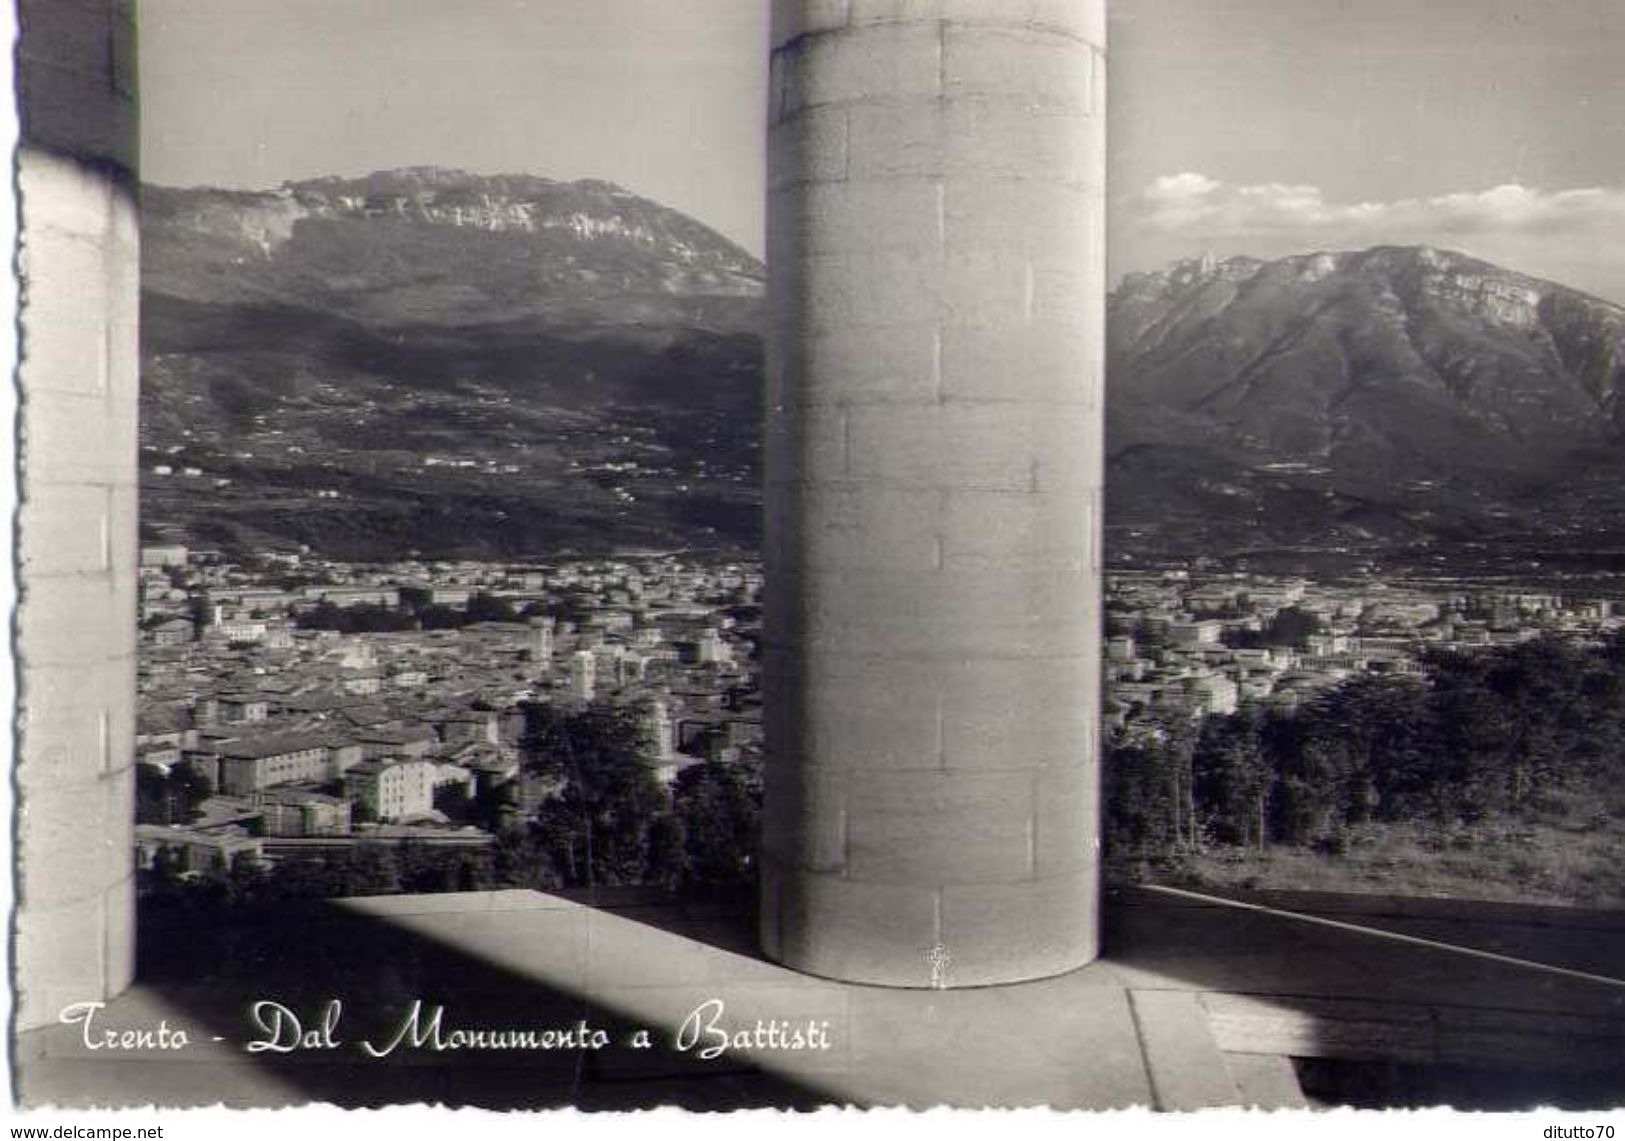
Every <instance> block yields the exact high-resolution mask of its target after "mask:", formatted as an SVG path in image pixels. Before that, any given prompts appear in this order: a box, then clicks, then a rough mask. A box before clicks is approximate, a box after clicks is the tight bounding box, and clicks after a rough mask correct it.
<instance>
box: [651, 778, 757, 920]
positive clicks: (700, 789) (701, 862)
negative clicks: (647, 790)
mask: <svg viewBox="0 0 1625 1141" xmlns="http://www.w3.org/2000/svg"><path fill="white" fill-rule="evenodd" d="M672 818H673V820H674V821H675V823H676V825H677V827H678V831H679V835H680V837H681V844H680V855H681V860H682V863H681V874H680V877H679V882H680V884H681V886H682V887H683V888H685V889H695V888H707V889H712V888H719V889H735V888H744V887H749V886H750V885H751V884H753V883H754V882H755V869H756V848H757V843H758V840H759V837H760V833H761V820H762V790H761V787H760V785H759V784H758V783H757V782H755V781H754V780H752V779H751V777H750V775H749V774H748V773H746V772H744V771H742V770H740V769H738V768H736V767H735V766H733V765H725V764H718V763H716V762H707V763H705V764H703V765H694V766H691V767H690V768H687V769H685V770H683V772H682V773H681V774H679V776H678V778H677V784H676V787H675V788H674V789H673V790H672Z"/></svg>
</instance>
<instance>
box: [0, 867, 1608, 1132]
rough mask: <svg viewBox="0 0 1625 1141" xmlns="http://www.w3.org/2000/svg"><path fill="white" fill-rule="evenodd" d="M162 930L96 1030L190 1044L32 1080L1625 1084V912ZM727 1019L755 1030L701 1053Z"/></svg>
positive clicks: (288, 922) (488, 907)
mask: <svg viewBox="0 0 1625 1141" xmlns="http://www.w3.org/2000/svg"><path fill="white" fill-rule="evenodd" d="M1289 907H1290V908H1292V909H1294V910H1290V911H1289V910H1288V908H1289ZM142 947H143V975H144V978H145V980H146V981H143V982H142V983H141V984H139V985H138V986H136V987H135V988H133V989H132V990H131V991H129V992H127V993H126V994H125V995H123V996H122V997H120V998H119V999H117V1000H116V1001H114V1002H113V1003H112V1004H111V1005H110V1006H109V1007H108V1008H107V1009H106V1010H104V1011H100V1012H98V1013H97V1014H96V1022H95V1026H94V1029H95V1031H96V1032H97V1033H98V1034H100V1033H102V1032H103V1031H105V1030H108V1029H119V1030H122V1029H130V1028H141V1027H147V1028H156V1027H158V1025H159V1023H160V1021H167V1024H168V1026H169V1028H170V1029H171V1031H172V1032H173V1031H174V1030H177V1029H185V1030H186V1031H187V1033H188V1035H189V1038H190V1042H189V1043H188V1045H187V1046H186V1048H185V1049H183V1050H175V1051H160V1050H141V1051H126V1052H122V1053H121V1052H118V1051H112V1050H108V1049H102V1050H96V1051H91V1050H88V1049H86V1047H85V1044H84V1042H83V1040H82V1029H83V1028H82V1027H81V1026H79V1025H62V1026H56V1027H52V1028H49V1029H46V1030H42V1031H35V1032H31V1033H29V1034H26V1035H23V1036H22V1039H21V1041H20V1042H19V1047H18V1050H17V1053H16V1060H17V1066H18V1072H19V1085H18V1089H19V1094H20V1097H21V1099H22V1100H23V1101H24V1103H25V1104H35V1105H37V1104H44V1103H55V1104H61V1105H79V1106H83V1105H89V1104H100V1105H121V1104H141V1103H151V1102H154V1101H156V1102H157V1103H159V1104H169V1105H187V1104H212V1103H215V1102H218V1101H222V1100H223V1101H225V1103H226V1104H228V1105H233V1106H277V1105H293V1104H302V1103H307V1102H312V1101H330V1102H336V1103H339V1104H344V1105H384V1104H392V1103H398V1102H404V1103H413V1102H419V1101H425V1100H427V1101H440V1102H445V1103H447V1104H452V1105H479V1106H487V1107H493V1108H510V1107H538V1108H540V1107H548V1106H566V1105H574V1106H579V1107H582V1108H595V1109H614V1108H638V1107H647V1106H656V1105H663V1104H676V1105H683V1106H688V1107H690V1108H705V1109H726V1108H745V1107H752V1106H784V1107H812V1106H816V1105H821V1104H829V1103H855V1104H860V1105H910V1106H916V1107H923V1106H931V1105H938V1104H950V1105H958V1106H983V1105H997V1106H1031V1105H1049V1106H1054V1107H1057V1108H1077V1109H1104V1108H1110V1107H1118V1106H1128V1105H1154V1106H1157V1107H1160V1108H1164V1109H1192V1108H1200V1107H1204V1106H1214V1105H1225V1104H1259V1105H1264V1106H1276V1107H1278V1106H1301V1105H1304V1104H1307V1102H1306V1099H1305V1096H1304V1093H1303V1092H1302V1089H1301V1087H1300V1081H1299V1076H1298V1075H1299V1074H1301V1073H1304V1072H1307V1071H1305V1070H1304V1063H1303V1060H1304V1059H1321V1060H1331V1061H1332V1062H1334V1063H1335V1062H1352V1063H1360V1062H1365V1063H1376V1064H1378V1065H1382V1066H1390V1067H1391V1066H1395V1065H1401V1066H1403V1065H1413V1066H1414V1065H1423V1066H1431V1067H1440V1066H1443V1067H1456V1068H1457V1069H1458V1070H1463V1068H1464V1070H1463V1072H1468V1073H1471V1074H1479V1075H1487V1077H1485V1078H1484V1080H1483V1081H1481V1082H1480V1085H1481V1086H1484V1087H1485V1088H1488V1089H1489V1090H1490V1091H1491V1096H1514V1094H1512V1093H1509V1092H1508V1091H1514V1090H1524V1091H1533V1092H1531V1093H1529V1094H1528V1096H1530V1097H1532V1098H1534V1099H1535V1100H1538V1101H1546V1102H1556V1103H1559V1104H1563V1103H1564V1102H1565V1100H1566V1101H1567V1102H1569V1103H1575V1102H1578V1103H1580V1104H1582V1105H1584V1106H1586V1107H1591V1108H1595V1107H1597V1106H1599V1105H1604V1104H1606V1105H1618V1104H1625V1049H1622V1047H1625V985H1622V984H1621V983H1619V982H1617V981H1614V979H1613V978H1612V977H1610V976H1613V975H1617V974H1618V973H1619V972H1618V970H1617V967H1618V965H1619V964H1620V963H1621V962H1625V917H1622V916H1620V915H1617V914H1616V915H1608V914H1596V913H1582V912H1572V911H1562V910H1558V909H1544V908H1530V907H1512V906H1502V905H1494V906H1480V905H1451V904H1441V903H1434V902H1430V901H1415V900H1394V899H1381V898H1377V897H1360V898H1355V897H1347V896H1340V897H1327V896H1308V895H1303V896H1291V897H1274V898H1271V899H1266V900H1254V901H1252V902H1251V903H1249V904H1247V905H1244V906H1236V905H1233V904H1230V903H1226V902H1223V901H1217V900H1214V899H1211V898H1198V897H1193V896H1189V895H1184V894H1181V893H1177V892H1171V891H1167V890H1159V889H1132V890H1126V891H1122V892H1118V893H1115V894H1113V895H1112V897H1111V899H1110V902H1109V904H1108V908H1107V913H1106V921H1105V948H1106V955H1105V957H1104V958H1103V959H1102V960H1101V961H1099V962H1096V963H1094V964H1092V965H1090V966H1088V967H1085V968H1083V969H1082V970H1079V971H1075V972H1072V973H1070V974H1067V975H1063V976H1060V977H1057V978H1051V979H1044V980H1039V981H1034V982H1028V983H1022V984H1018V985H1013V986H1001V987H987V988H967V989H949V990H895V989H888V988H878V987H865V986H854V985H848V984H844V983H838V982H832V981H829V980H823V979H817V978H812V977H809V976H806V975H802V974H797V973H795V972H792V971H789V970H786V969H784V968H782V967H779V966H777V965H775V964H772V963H769V962H766V961H764V960H763V959H762V958H761V957H760V956H759V955H758V954H757V952H756V951H755V944H754V939H753V936H752V932H751V929H750V922H749V919H748V917H747V916H745V915H743V914H741V913H740V912H738V911H730V910H728V909H726V908H711V909H698V908H695V907H682V906H679V905H676V904H673V903H671V902H669V901H668V900H667V899H666V898H664V897H658V896H651V895H649V894H648V893H640V892H633V893H630V894H627V895H619V896H617V897H616V898H615V899H613V900H609V899H608V898H607V895H606V896H605V897H604V898H603V899H601V900H600V903H599V905H598V906H593V905H590V904H589V903H587V902H584V901H582V900H580V899H575V898H566V897H564V896H561V895H554V894H546V893H540V892H532V891H499V892H477V893H461V894H449V895H427V896H391V897H377V898H370V899H353V900H346V901H341V902H338V903H335V904H331V905H325V906H323V907H321V908H319V909H317V910H315V911H312V912H311V913H309V914H299V915H289V916H281V917H278V919H277V921H276V922H275V923H274V924H272V923H267V924H266V925H265V926H264V927H263V928H261V929H258V930H249V931H239V932H238V933H236V934H234V935H226V934H223V933H221V932H218V931H204V930H198V929H185V928H171V929H169V930H153V929H150V928H149V929H146V930H143V932H142ZM945 952H946V954H945V956H944V959H945V961H944V969H945V972H946V976H947V978H948V980H949V981H951V978H952V970H953V968H952V949H951V948H947V949H945ZM335 1000H336V1001H338V1002H340V1003H341V1004H342V1007H341V1009H340V1008H333V1007H331V1006H330V1005H329V1004H330V1003H331V1002H333V1001H335ZM268 1003H276V1004H279V1006H280V1007H281V1011H280V1016H281V1019H282V1022H281V1030H282V1031H283V1032H284V1033H285V1032H287V1031H288V1030H290V1029H291V1028H292V1024H293V1023H292V1020H293V1018H294V1017H297V1018H298V1019H299V1021H300V1023H301V1029H302V1030H303V1031H305V1032H306V1033H310V1032H312V1031H320V1030H321V1029H322V1027H323V1025H324V1018H327V1017H333V1018H336V1019H337V1022H336V1024H335V1025H334V1026H333V1028H332V1032H331V1037H332V1039H333V1040H334V1041H336V1042H338V1043H339V1045H338V1047H337V1048H335V1049H303V1050H294V1051H289V1052H286V1053H283V1052H278V1051H273V1050H262V1051H259V1052H255V1053H249V1052H248V1049H247V1047H248V1045H249V1044H250V1043H251V1042H254V1041H256V1040H264V1041H270V1040H273V1039H276V1029H277V1028H276V1026H275V1023H276V1020H277V1017H278V1015H279V1011H278V1008H277V1007H273V1006H269V1005H261V1006H259V1007H258V1018H259V1021H258V1022H256V1020H255V1012H256V1004H268ZM334 1009H338V1013H337V1014H336V1015H329V1014H327V1012H328V1011H330V1010H334ZM414 1010H416V1012H417V1013H416V1019H415V1021H414V1013H413V1012H414ZM437 1010H442V1011H443V1013H442V1014H441V1016H440V1034H441V1039H442V1042H443V1044H449V1043H453V1042H456V1041H459V1039H457V1037H456V1035H455V1034H454V1032H455V1031H458V1030H463V1031H478V1030H484V1031H505V1030H507V1031H511V1030H535V1031H546V1030H553V1031H555V1032H556V1033H558V1034H565V1033H566V1032H568V1031H569V1030H571V1028H578V1031H579V1025H580V1024H581V1023H583V1022H584V1023H585V1024H586V1027H587V1029H588V1031H590V1030H591V1029H602V1030H604V1031H605V1032H606V1033H607V1035H608V1041H607V1043H606V1044H605V1045H604V1046H603V1047H602V1048H601V1049H596V1050H585V1051H584V1050H580V1049H576V1048H574V1046H573V1045H571V1044H570V1042H569V1040H568V1039H566V1044H565V1045H564V1046H563V1047H562V1048H554V1049H503V1050H496V1049H479V1048H463V1049H458V1048H455V1047H454V1046H451V1045H448V1046H447V1048H446V1049H442V1050H439V1051H436V1050H434V1049H432V1048H431V1047H432V1044H433V1039H434V1033H433V1022H434V1017H435V1011H437ZM685 1023H687V1024H688V1026H689V1038H685V1037H684V1033H683V1030H684V1026H685ZM414 1026H415V1027H416V1028H417V1029H418V1030H420V1031H421V1032H422V1034H423V1036H424V1037H425V1039H426V1042H425V1044H424V1045H423V1046H421V1047H415V1046H413V1044H412V1042H413V1039H412V1031H413V1027H414ZM774 1027H777V1031H775V1030H774V1029H773V1028H774ZM639 1029H647V1030H648V1031H649V1032H650V1035H649V1038H650V1042H649V1048H647V1049H640V1048H636V1047H634V1046H633V1045H632V1042H633V1034H634V1033H635V1032H636V1031H637V1030H639ZM724 1029H726V1030H727V1031H728V1032H732V1033H740V1032H742V1033H745V1034H746V1035H747V1036H749V1037H750V1041H749V1043H748V1044H747V1043H746V1042H744V1041H743V1040H730V1042H729V1043H728V1049H727V1050H725V1051H723V1052H722V1053H720V1054H719V1055H717V1056H715V1057H703V1056H701V1053H702V1051H703V1049H704V1048H705V1047H706V1046H708V1045H715V1044H720V1039H718V1038H717V1032H718V1031H720V1030H724ZM798 1032H799V1033H800V1034H801V1038H800V1039H799V1041H801V1043H802V1045H803V1047H804V1048H801V1049H796V1048H794V1045H795V1043H796V1041H798V1039H796V1037H795V1035H796V1034H797V1033H798ZM403 1034H404V1035H405V1037H404V1038H403V1039H402V1041H401V1043H400V1044H399V1045H397V1046H396V1047H395V1048H394V1049H386V1047H388V1046H389V1045H390V1044H391V1043H392V1042H394V1041H395V1040H396V1039H397V1038H400V1037H401V1036H402V1035H403ZM321 1037H322V1036H321V1035H320V1034H319V1033H318V1034H317V1035H316V1036H315V1038H314V1039H313V1041H320V1040H321ZM689 1039H693V1040H692V1041H690V1040H689ZM277 1040H278V1041H282V1040H284V1039H277ZM539 1040H540V1039H538V1041H539ZM363 1041H365V1042H369V1043H371V1044H372V1045H373V1046H374V1047H375V1048H377V1049H378V1050H379V1051H380V1052H382V1053H383V1054H384V1056H382V1057H372V1056H369V1055H368V1054H367V1053H366V1052H365V1051H364V1050H363V1049H362V1048H361V1043H362V1042H363ZM826 1041H827V1043H828V1046H827V1048H822V1047H823V1043H825V1042H826ZM685 1043H686V1044H688V1045H689V1046H690V1048H689V1049H681V1048H679V1047H681V1046H683V1045H684V1044H685ZM464 1044H465V1045H466V1042H465V1043H464ZM1292 1058H1297V1059H1300V1062H1299V1063H1298V1064H1297V1065H1296V1066H1295V1065H1294V1063H1293V1062H1292V1061H1291V1060H1290V1059H1292Z"/></svg>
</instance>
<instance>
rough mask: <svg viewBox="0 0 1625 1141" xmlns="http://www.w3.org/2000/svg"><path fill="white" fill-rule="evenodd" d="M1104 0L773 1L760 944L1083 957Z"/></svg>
mask: <svg viewBox="0 0 1625 1141" xmlns="http://www.w3.org/2000/svg"><path fill="white" fill-rule="evenodd" d="M1103 8H1104V0H780V2H778V3H775V5H774V26H773V48H774V50H773V66H772V80H771V84H772V94H771V99H772V107H771V110H770V115H769V193H770V200H769V210H768V269H769V292H770V298H771V307H772V314H773V328H772V334H771V341H770V351H769V370H770V379H769V390H768V408H767V442H766V508H767V528H766V531H767V549H766V561H767V570H768V599H767V618H766V637H765V660H764V686H765V699H766V715H767V747H768V769H767V778H766V782H767V787H766V809H765V820H764V828H763V833H764V836H763V847H764V859H763V894H762V903H763V910H762V932H761V933H762V941H763V946H764V949H765V950H766V952H767V954H768V955H769V956H770V957H772V958H774V959H777V960H779V961H781V962H783V963H785V964H787V965H789V966H792V967H795V968H798V969H801V970H805V971H808V972H811V973H814V974H819V975H826V976H831V977H835V978H841V979H847V980H852V981H857V982H868V983H879V984H888V985H896V986H920V987H924V986H973V985H982V984H989V983H1000V982H1011V981H1016V980H1020V979H1027V978H1035V977H1041V976H1045V975H1049V974H1054V973H1058V972H1061V971H1065V970H1069V969H1071V968H1074V967H1077V966H1080V965H1082V964H1084V963H1086V962H1088V961H1089V960H1090V959H1092V958H1093V957H1094V956H1095V953H1096V948H1097V936H1096V917H1097V906H1098V902H1097V901H1098V885H1097V879H1098V849H1099V843H1098V767H1097V756H1098V716H1099V699H1098V684H1099V665H1098V653H1099V649H1098V644H1099V607H1100V589H1099V574H1100V568H1099V526H1100V480H1101V475H1100V473H1101V362H1102V346H1103V341H1104V338H1103V331H1102V324H1103V312H1104V298H1105V291H1104V229H1103V217H1104V210H1103V199H1102V190H1103V172H1104V159H1105V146H1104V143H1105V138H1104V110H1105V108H1104V90H1105V87H1104V80H1105V75H1104V71H1105V57H1104V52H1103V45H1104V11H1103Z"/></svg>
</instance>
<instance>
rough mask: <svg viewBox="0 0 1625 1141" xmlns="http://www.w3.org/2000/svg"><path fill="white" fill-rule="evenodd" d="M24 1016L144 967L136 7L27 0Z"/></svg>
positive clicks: (19, 924) (20, 626)
mask: <svg viewBox="0 0 1625 1141" xmlns="http://www.w3.org/2000/svg"><path fill="white" fill-rule="evenodd" d="M18 26H19V28H20V31H21V38H20V41H19V45H18V52H17V80H18V84H17V86H18V91H19V96H20V102H21V113H22V114H21V118H22V138H21V145H20V147H19V153H18V163H17V167H18V178H17V186H18V197H19V201H20V206H21V210H20V220H21V233H20V239H19V241H20V248H21V250H20V266H21V271H22V307H21V310H22V328H21V338H20V346H21V355H22V363H21V369H20V378H21V388H22V409H21V433H20V452H21V461H22V462H21V468H22V484H21V497H22V503H21V509H20V512H19V516H20V520H19V531H18V543H19V551H18V554H19V565H20V569H21V580H22V581H21V588H22V589H21V601H20V602H19V605H18V615H17V661H18V669H17V679H18V690H19V693H18V700H19V717H18V725H19V730H20V733H19V750H18V760H17V773H16V778H17V792H18V812H17V838H18V844H17V861H18V878H17V884H18V899H17V903H18V908H17V912H16V916H15V919H14V924H15V927H14V932H15V942H14V944H13V945H14V947H15V954H16V960H15V962H16V980H17V1027H18V1028H19V1029H25V1030H26V1029H29V1028H32V1027H36V1026H44V1025H50V1024H53V1023H55V1022H56V1021H57V1016H58V1014H59V1013H60V1012H61V1010H62V1008H63V1007H64V1006H67V1005H69V1004H72V1003H80V1002H92V1001H96V1000H99V999H104V998H107V997H109V996H111V995H113V994H116V993H117V992H118V991H120V990H121V989H123V988H124V987H125V986H126V985H128V984H129V982H130V979H131V975H132V973H133V971H134V964H135V926H134V921H135V912H134V907H135V895H134V878H133V867H134V850H133V846H134V837H133V827H134V816H135V804H134V784H133V769H132V765H133V762H134V748H135V683H136V679H135V648H136V385H137V371H138V370H137V337H136V306H137V293H138V289H139V266H138V263H139V242H138V238H137V232H136V230H137V218H136V192H135V174H134V170H135V156H136V99H135V13H134V10H133V7H132V5H131V4H130V3H129V2H128V0H22V2H21V3H20V4H19V5H18Z"/></svg>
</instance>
